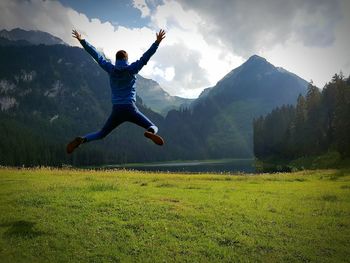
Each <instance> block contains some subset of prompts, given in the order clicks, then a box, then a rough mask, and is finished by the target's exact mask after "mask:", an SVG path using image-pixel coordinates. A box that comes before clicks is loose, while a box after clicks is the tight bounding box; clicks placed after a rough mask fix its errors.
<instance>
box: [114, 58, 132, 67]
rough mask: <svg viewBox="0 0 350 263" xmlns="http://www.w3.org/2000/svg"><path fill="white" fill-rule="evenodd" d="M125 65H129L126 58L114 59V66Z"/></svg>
mask: <svg viewBox="0 0 350 263" xmlns="http://www.w3.org/2000/svg"><path fill="white" fill-rule="evenodd" d="M127 66H129V62H128V61H127V60H124V59H122V60H116V61H115V67H116V68H117V69H122V68H125V67H127Z"/></svg>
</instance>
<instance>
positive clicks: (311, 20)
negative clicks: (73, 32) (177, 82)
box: [179, 0, 346, 57]
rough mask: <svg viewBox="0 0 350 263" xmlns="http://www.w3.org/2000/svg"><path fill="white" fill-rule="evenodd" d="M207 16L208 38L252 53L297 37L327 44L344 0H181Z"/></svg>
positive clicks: (244, 53) (238, 51) (203, 26)
mask: <svg viewBox="0 0 350 263" xmlns="http://www.w3.org/2000/svg"><path fill="white" fill-rule="evenodd" d="M345 1H346V0H345ZM179 2H181V4H183V6H184V7H186V9H187V10H196V12H197V13H198V14H199V15H200V16H201V18H202V19H203V21H204V22H203V23H202V24H201V28H200V31H201V33H202V34H203V36H205V38H206V39H207V40H208V41H211V42H214V43H215V42H219V41H221V42H222V43H223V44H224V45H225V46H226V47H227V48H229V49H230V50H231V51H232V52H234V53H236V54H239V55H242V56H245V57H247V56H250V55H252V54H253V53H259V52H261V51H265V50H269V49H270V48H272V47H273V46H275V45H278V44H281V43H282V44H283V43H285V42H286V41H289V40H290V39H292V38H293V39H296V40H298V41H301V42H303V43H304V44H305V45H309V46H316V47H324V46H328V45H331V44H332V43H333V42H334V40H335V36H334V34H335V28H336V26H337V24H338V22H339V21H340V18H341V8H340V0H335V1H327V0H309V1H304V0H284V1H280V0H264V1H255V0H246V1H242V0H230V1H227V0H217V1H213V0H179Z"/></svg>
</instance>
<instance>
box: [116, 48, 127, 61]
mask: <svg viewBox="0 0 350 263" xmlns="http://www.w3.org/2000/svg"><path fill="white" fill-rule="evenodd" d="M122 59H124V60H128V53H126V51H125V50H119V51H118V52H117V53H116V54H115V60H122Z"/></svg>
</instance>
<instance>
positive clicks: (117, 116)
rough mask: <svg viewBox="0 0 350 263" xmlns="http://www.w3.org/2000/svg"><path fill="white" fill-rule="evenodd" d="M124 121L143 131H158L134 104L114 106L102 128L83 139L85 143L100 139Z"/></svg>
mask: <svg viewBox="0 0 350 263" xmlns="http://www.w3.org/2000/svg"><path fill="white" fill-rule="evenodd" d="M125 121H129V122H132V123H135V124H137V125H139V126H141V127H143V128H145V129H149V128H152V129H153V131H154V132H155V133H156V132H157V130H158V128H157V127H156V126H155V125H154V124H153V123H152V122H151V121H150V120H149V119H148V118H147V117H146V116H145V115H143V114H142V113H141V112H140V111H139V109H138V108H137V107H136V105H135V104H116V105H113V109H112V113H111V115H110V116H109V118H108V120H107V121H106V123H105V125H104V126H103V128H102V129H101V130H100V131H98V132H93V133H89V134H87V135H85V136H83V137H84V138H85V139H86V142H89V141H94V140H99V139H102V138H104V137H106V135H107V134H109V133H110V132H111V131H112V130H114V129H115V128H116V127H117V126H118V125H120V124H122V123H123V122H125Z"/></svg>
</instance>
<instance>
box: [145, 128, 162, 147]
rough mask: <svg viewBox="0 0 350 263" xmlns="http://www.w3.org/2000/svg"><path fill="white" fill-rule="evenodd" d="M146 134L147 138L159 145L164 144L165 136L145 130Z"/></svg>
mask: <svg viewBox="0 0 350 263" xmlns="http://www.w3.org/2000/svg"><path fill="white" fill-rule="evenodd" d="M144 135H145V137H146V138H148V139H151V140H152V141H153V142H154V143H155V144H158V145H163V144H164V140H163V138H162V137H160V136H159V135H157V134H155V133H153V132H150V131H145V133H144Z"/></svg>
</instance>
